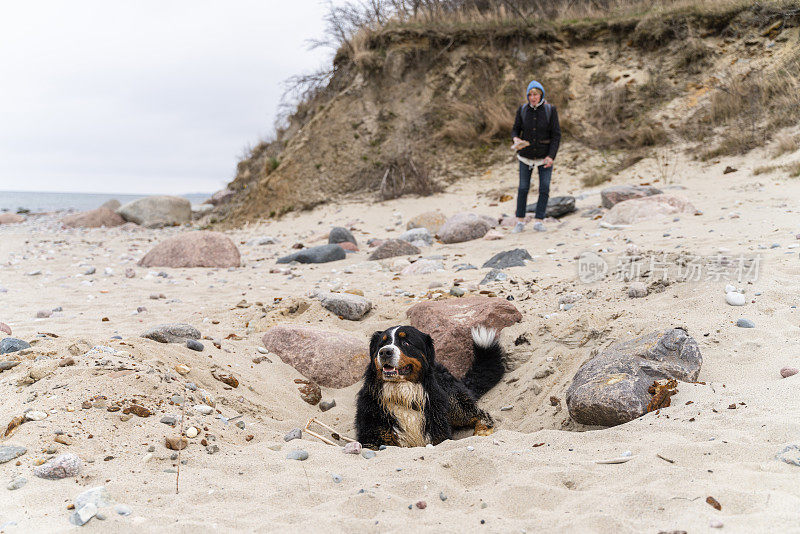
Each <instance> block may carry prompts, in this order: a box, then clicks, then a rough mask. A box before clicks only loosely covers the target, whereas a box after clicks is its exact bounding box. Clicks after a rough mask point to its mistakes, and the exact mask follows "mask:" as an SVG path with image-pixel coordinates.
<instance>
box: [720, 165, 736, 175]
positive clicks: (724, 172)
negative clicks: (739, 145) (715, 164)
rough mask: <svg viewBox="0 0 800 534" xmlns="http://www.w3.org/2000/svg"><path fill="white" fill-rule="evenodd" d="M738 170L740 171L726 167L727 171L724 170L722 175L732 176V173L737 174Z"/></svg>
mask: <svg viewBox="0 0 800 534" xmlns="http://www.w3.org/2000/svg"><path fill="white" fill-rule="evenodd" d="M738 170H739V169H734V168H733V167H731V166H730V165H728V166H727V167H725V170H724V171H722V174H730V173H732V172H736V171H738Z"/></svg>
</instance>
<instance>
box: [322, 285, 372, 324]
mask: <svg viewBox="0 0 800 534" xmlns="http://www.w3.org/2000/svg"><path fill="white" fill-rule="evenodd" d="M316 297H317V299H318V300H319V302H320V304H322V307H323V308H325V309H326V310H328V311H330V312H331V313H333V314H334V315H336V316H338V317H342V318H343V319H347V320H348V321H358V320H360V319H362V318H363V317H364V316H365V315H366V314H367V313H369V311H370V310H371V309H372V303H371V302H370V301H369V300H367V299H365V298H364V297H360V296H358V295H351V294H349V293H330V292H319V293H317V294H316Z"/></svg>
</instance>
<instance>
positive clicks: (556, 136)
mask: <svg viewBox="0 0 800 534" xmlns="http://www.w3.org/2000/svg"><path fill="white" fill-rule="evenodd" d="M545 103H546V101H545V102H543V103H542V104H541V105H539V107H537V108H536V109H534V108H533V106H531V105H530V104H529V105H527V106H520V107H518V108H517V117H516V118H515V119H514V128H513V129H512V130H511V137H519V138H520V139H524V140H525V141H528V142H529V143H530V145H529V146H526V147H525V148H523V149H522V150H520V151H519V152H518V154H519V155H520V156H522V157H523V158H529V159H541V158H544V157H547V156H550V157H551V158H553V159H554V160H555V159H556V154H557V153H558V145H559V144H560V143H561V126H559V124H558V111H557V110H556V107H555V106H553V105H552V104H551V112H550V122H549V123H548V122H547V113H546V112H545ZM523 108H524V109H525V112H524V116H523V111H522V110H523Z"/></svg>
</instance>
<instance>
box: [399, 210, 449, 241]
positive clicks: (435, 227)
mask: <svg viewBox="0 0 800 534" xmlns="http://www.w3.org/2000/svg"><path fill="white" fill-rule="evenodd" d="M445 222H447V218H446V217H445V216H444V215H443V214H441V213H440V212H438V211H427V212H425V213H422V214H420V215H417V216H416V217H412V218H411V220H409V221H408V224H407V225H406V228H407V229H408V230H411V229H413V228H427V230H428V232H430V233H431V234H432V235H435V234H438V233H439V230H441V228H442V226H444V223H445Z"/></svg>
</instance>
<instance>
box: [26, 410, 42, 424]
mask: <svg viewBox="0 0 800 534" xmlns="http://www.w3.org/2000/svg"><path fill="white" fill-rule="evenodd" d="M45 419H47V412H40V411H37V410H31V411H30V412H28V413H26V414H25V420H26V421H44V420H45Z"/></svg>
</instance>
